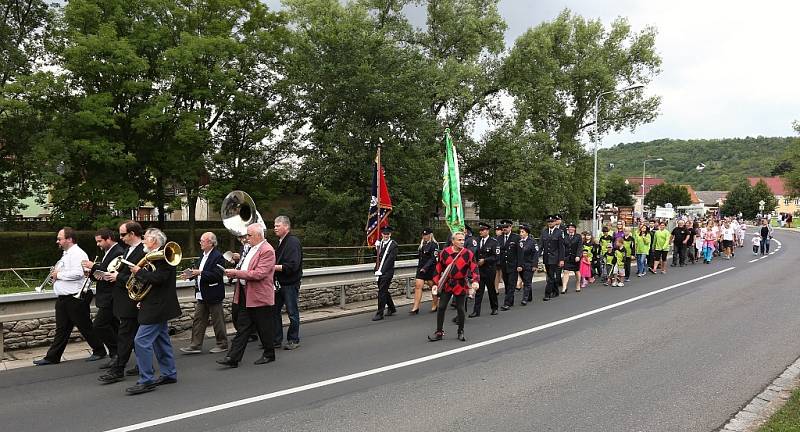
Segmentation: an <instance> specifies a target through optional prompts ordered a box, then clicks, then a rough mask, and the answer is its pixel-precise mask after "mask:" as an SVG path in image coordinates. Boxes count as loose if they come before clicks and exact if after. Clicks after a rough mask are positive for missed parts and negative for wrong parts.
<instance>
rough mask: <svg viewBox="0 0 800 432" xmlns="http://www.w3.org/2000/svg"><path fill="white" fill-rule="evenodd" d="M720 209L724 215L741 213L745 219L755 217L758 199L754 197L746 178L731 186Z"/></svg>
mask: <svg viewBox="0 0 800 432" xmlns="http://www.w3.org/2000/svg"><path fill="white" fill-rule="evenodd" d="M720 211H721V213H722V214H723V215H725V216H737V215H738V214H739V213H741V214H742V217H744V218H745V219H753V218H755V217H756V213H758V200H757V199H755V195H753V189H752V188H751V187H750V183H748V182H747V180H744V179H743V180H741V181H739V182H738V183H736V185H735V186H733V187H732V188H731V190H730V192H728V195H727V197H725V203H724V204H722V208H721V209H720Z"/></svg>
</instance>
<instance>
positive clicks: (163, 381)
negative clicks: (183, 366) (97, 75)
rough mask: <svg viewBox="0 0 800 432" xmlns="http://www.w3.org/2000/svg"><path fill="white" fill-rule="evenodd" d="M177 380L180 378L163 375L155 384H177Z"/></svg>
mask: <svg viewBox="0 0 800 432" xmlns="http://www.w3.org/2000/svg"><path fill="white" fill-rule="evenodd" d="M176 382H178V380H177V379H175V378H170V377H168V376H164V375H161V376H160V377H158V379H157V380H156V382H155V385H157V386H160V385H164V384H175V383H176Z"/></svg>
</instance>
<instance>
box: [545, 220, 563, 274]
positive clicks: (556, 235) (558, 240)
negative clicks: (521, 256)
mask: <svg viewBox="0 0 800 432" xmlns="http://www.w3.org/2000/svg"><path fill="white" fill-rule="evenodd" d="M563 238H564V235H563V234H562V233H561V230H560V229H558V228H555V229H554V230H553V234H550V229H549V228H545V229H543V230H542V235H541V237H540V238H539V252H540V253H541V254H542V262H543V263H545V264H548V265H552V264H558V262H559V261H564V254H565V252H564V241H563Z"/></svg>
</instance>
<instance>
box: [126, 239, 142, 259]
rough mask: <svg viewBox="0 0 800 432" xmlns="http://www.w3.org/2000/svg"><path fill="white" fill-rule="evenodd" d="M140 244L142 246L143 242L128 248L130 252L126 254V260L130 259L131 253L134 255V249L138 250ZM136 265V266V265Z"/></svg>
mask: <svg viewBox="0 0 800 432" xmlns="http://www.w3.org/2000/svg"><path fill="white" fill-rule="evenodd" d="M140 244H142V242H141V241H140V242H138V243H136V244H135V245H133V246H128V251H127V252H125V259H126V260H127V259H128V258H129V257H130V256H131V253H133V250H134V249H136V248H137V247H138V246H139V245H140ZM134 264H136V263H134Z"/></svg>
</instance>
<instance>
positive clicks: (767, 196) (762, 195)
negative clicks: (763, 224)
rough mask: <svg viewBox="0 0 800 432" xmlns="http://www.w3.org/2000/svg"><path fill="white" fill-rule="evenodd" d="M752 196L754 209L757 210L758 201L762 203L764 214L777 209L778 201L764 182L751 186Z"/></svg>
mask: <svg viewBox="0 0 800 432" xmlns="http://www.w3.org/2000/svg"><path fill="white" fill-rule="evenodd" d="M752 194H753V201H755V203H756V208H758V203H759V202H760V201H764V212H766V213H771V212H772V211H774V210H775V208H777V207H778V199H777V198H775V195H774V194H773V193H772V190H771V189H770V188H769V186H767V184H766V183H765V182H764V180H759V181H758V183H756V184H755V185H754V186H753V190H752Z"/></svg>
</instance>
